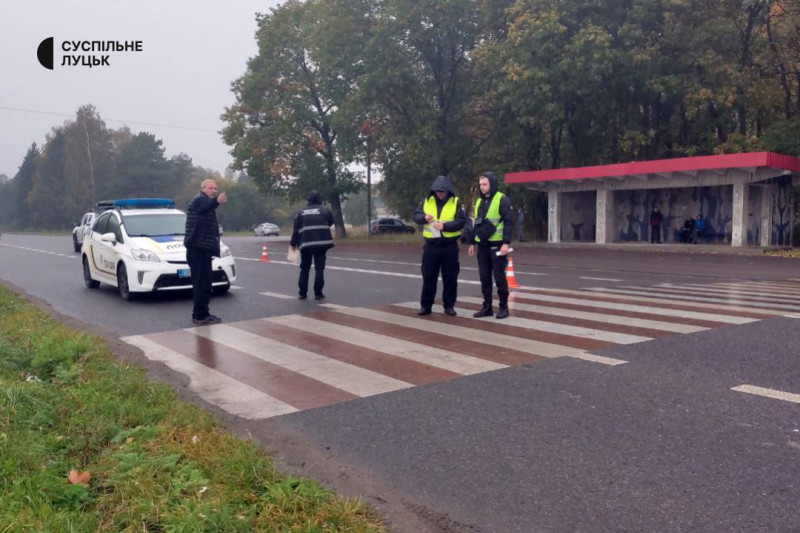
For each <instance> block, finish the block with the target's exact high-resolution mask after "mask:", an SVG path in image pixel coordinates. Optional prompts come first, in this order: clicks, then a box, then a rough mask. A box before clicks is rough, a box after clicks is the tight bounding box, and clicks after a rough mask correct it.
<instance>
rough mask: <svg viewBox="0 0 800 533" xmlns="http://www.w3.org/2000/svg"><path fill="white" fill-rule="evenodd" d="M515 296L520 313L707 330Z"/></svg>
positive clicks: (467, 299) (686, 330) (513, 305)
mask: <svg viewBox="0 0 800 533" xmlns="http://www.w3.org/2000/svg"><path fill="white" fill-rule="evenodd" d="M516 294H519V293H512V295H511V297H510V298H509V301H510V302H511V308H512V309H519V310H520V311H528V312H531V313H541V314H543V315H551V316H563V317H569V318H581V319H584V320H592V321H595V322H605V323H607V324H619V325H623V326H635V327H640V328H648V329H656V330H659V331H670V332H673V333H695V332H698V331H705V330H707V329H708V328H704V327H702V326H693V325H691V324H676V323H673V322H660V321H658V320H650V319H647V318H635V317H629V316H619V315H609V314H603V313H592V312H591V311H578V310H574V309H561V308H560V307H549V306H546V305H533V304H525V303H521V301H520V300H517V297H516ZM458 300H459V301H460V302H466V303H476V304H481V303H483V299H482V298H473V297H461V298H459V299H458Z"/></svg>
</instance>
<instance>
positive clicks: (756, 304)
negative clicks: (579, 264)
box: [588, 288, 800, 311]
mask: <svg viewBox="0 0 800 533" xmlns="http://www.w3.org/2000/svg"><path fill="white" fill-rule="evenodd" d="M588 290H590V291H595V292H601V291H602V292H606V293H613V294H632V295H641V296H648V297H651V296H655V297H658V298H663V299H665V300H679V301H688V302H698V303H701V304H705V303H707V302H710V303H716V304H723V305H727V304H731V305H740V306H741V305H746V306H753V307H758V308H760V309H761V310H762V311H764V310H768V309H783V310H789V311H800V306H798V305H789V304H779V303H764V302H753V301H745V300H737V299H736V298H709V297H704V296H697V295H678V294H670V295H666V294H664V293H659V292H656V291H651V290H648V289H640V290H634V289H612V288H602V289H597V288H592V289H588ZM747 310H748V311H752V309H747Z"/></svg>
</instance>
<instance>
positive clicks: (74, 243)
mask: <svg viewBox="0 0 800 533" xmlns="http://www.w3.org/2000/svg"><path fill="white" fill-rule="evenodd" d="M72 249H73V250H74V251H75V252H80V251H81V245H80V243H79V242H78V237H76V236H75V234H74V233H73V234H72Z"/></svg>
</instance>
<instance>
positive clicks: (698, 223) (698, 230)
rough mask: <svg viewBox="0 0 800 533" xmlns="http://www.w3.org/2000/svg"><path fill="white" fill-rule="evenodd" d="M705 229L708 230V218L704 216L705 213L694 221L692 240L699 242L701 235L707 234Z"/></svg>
mask: <svg viewBox="0 0 800 533" xmlns="http://www.w3.org/2000/svg"><path fill="white" fill-rule="evenodd" d="M705 231H706V219H704V218H703V215H697V220H695V221H694V231H693V233H692V242H694V243H695V244H697V243H698V242H699V241H700V237H701V236H703V235H704V234H705Z"/></svg>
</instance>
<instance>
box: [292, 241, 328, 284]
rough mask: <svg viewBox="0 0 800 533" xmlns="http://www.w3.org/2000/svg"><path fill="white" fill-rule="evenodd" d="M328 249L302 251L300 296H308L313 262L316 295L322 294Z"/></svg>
mask: <svg viewBox="0 0 800 533" xmlns="http://www.w3.org/2000/svg"><path fill="white" fill-rule="evenodd" d="M327 253H328V249H327V248H306V249H305V250H300V280H299V281H298V282H297V287H298V288H299V289H300V296H305V295H307V294H308V275H309V272H310V271H311V261H312V260H313V261H314V294H315V295H317V296H319V295H321V294H322V288H323V287H324V286H325V254H327Z"/></svg>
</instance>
